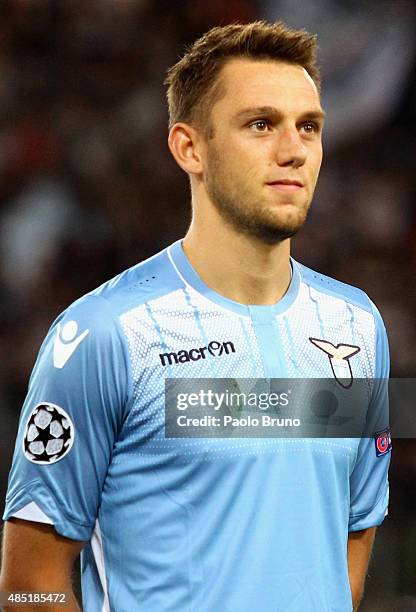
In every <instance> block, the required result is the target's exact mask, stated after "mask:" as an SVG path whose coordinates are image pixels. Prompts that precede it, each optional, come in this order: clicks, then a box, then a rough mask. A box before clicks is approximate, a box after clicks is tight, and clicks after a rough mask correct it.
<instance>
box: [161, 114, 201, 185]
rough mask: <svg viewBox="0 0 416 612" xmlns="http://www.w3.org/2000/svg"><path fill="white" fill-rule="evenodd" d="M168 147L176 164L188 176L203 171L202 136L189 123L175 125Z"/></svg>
mask: <svg viewBox="0 0 416 612" xmlns="http://www.w3.org/2000/svg"><path fill="white" fill-rule="evenodd" d="M168 145H169V149H170V152H171V153H172V155H173V157H174V158H175V161H176V163H177V164H178V165H179V166H180V167H181V168H182V170H184V171H185V172H187V173H188V174H201V172H202V169H203V164H202V157H201V148H202V137H201V134H200V133H199V132H198V131H197V130H196V129H195V128H193V127H192V126H190V125H188V124H187V123H175V125H174V126H173V127H172V128H171V130H170V132H169V138H168Z"/></svg>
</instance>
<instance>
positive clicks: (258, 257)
mask: <svg viewBox="0 0 416 612" xmlns="http://www.w3.org/2000/svg"><path fill="white" fill-rule="evenodd" d="M210 217H211V218H210V219H199V218H197V217H196V215H194V218H193V220H192V223H191V226H190V228H189V230H188V232H187V234H186V236H185V239H184V242H183V247H184V250H185V253H186V255H187V256H188V258H189V260H190V262H191V264H192V266H193V267H194V269H195V270H196V272H197V273H198V274H199V276H200V277H201V278H202V280H203V281H204V282H205V283H206V284H207V285H208V286H209V287H210V288H211V289H213V290H214V291H216V292H217V293H220V294H221V295H223V296H224V297H226V298H229V299H231V300H233V301H235V302H239V303H241V304H247V305H254V304H258V305H270V304H275V303H276V302H278V301H279V300H280V299H281V298H282V297H283V296H284V294H285V293H286V291H287V289H288V287H289V284H290V261H289V256H290V241H289V240H284V241H283V242H281V243H279V244H277V245H268V244H264V243H263V242H261V241H260V240H258V239H257V238H253V237H250V236H246V235H244V234H239V233H237V232H236V231H235V230H234V229H233V228H232V227H230V226H228V225H226V224H224V222H223V221H222V219H221V218H220V217H219V215H218V213H217V211H216V210H212V209H211V215H210Z"/></svg>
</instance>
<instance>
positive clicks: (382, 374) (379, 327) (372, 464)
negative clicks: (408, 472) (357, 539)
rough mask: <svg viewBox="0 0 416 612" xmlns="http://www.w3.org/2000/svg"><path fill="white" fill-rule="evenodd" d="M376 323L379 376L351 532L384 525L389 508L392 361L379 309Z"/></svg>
mask: <svg viewBox="0 0 416 612" xmlns="http://www.w3.org/2000/svg"><path fill="white" fill-rule="evenodd" d="M374 320H375V329H376V342H375V349H376V350H375V374H374V380H373V381H372V383H373V388H372V395H371V400H370V403H369V406H368V410H367V418H366V425H365V431H364V433H363V437H362V438H361V440H360V443H359V447H358V453H357V460H356V463H355V466H354V470H353V472H352V473H351V476H350V492H351V497H350V520H349V531H350V532H352V531H362V530H365V529H367V528H369V527H374V526H375V525H380V524H381V523H382V522H383V519H384V517H385V514H386V511H387V504H388V494H389V485H388V469H389V463H390V453H389V451H390V448H391V444H390V437H389V436H390V433H389V432H390V429H389V397H388V377H389V366H390V360H389V349H388V342H387V334H386V330H385V328H384V324H383V321H382V319H381V316H380V314H379V312H378V310H377V309H376V308H375V306H374Z"/></svg>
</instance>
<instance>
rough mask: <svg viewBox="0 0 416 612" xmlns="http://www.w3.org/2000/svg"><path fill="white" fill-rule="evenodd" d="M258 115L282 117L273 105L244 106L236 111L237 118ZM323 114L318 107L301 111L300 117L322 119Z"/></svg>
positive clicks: (323, 117)
mask: <svg viewBox="0 0 416 612" xmlns="http://www.w3.org/2000/svg"><path fill="white" fill-rule="evenodd" d="M258 115H262V116H264V117H269V118H270V119H274V120H275V121H277V120H278V119H281V117H282V113H281V112H280V111H279V110H278V109H277V108H275V107H274V106H256V107H252V108H246V109H244V110H242V111H240V112H239V113H237V119H246V118H247V119H249V118H250V117H253V116H254V117H255V116H258ZM325 116H326V113H325V111H323V110H322V109H321V108H319V109H311V110H309V111H305V112H303V113H302V115H301V119H304V120H305V119H317V120H321V121H323V120H324V119H325Z"/></svg>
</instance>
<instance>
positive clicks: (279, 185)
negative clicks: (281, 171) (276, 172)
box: [266, 179, 303, 192]
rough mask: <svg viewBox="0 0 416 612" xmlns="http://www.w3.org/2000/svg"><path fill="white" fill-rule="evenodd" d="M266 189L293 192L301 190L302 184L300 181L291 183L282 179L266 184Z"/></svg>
mask: <svg viewBox="0 0 416 612" xmlns="http://www.w3.org/2000/svg"><path fill="white" fill-rule="evenodd" d="M266 184H267V186H268V187H271V188H272V189H277V190H278V191H286V192H288V191H289V192H290V191H292V192H294V191H300V190H301V189H303V184H302V183H301V182H300V181H291V180H289V179H282V180H280V181H272V182H270V183H266Z"/></svg>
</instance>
